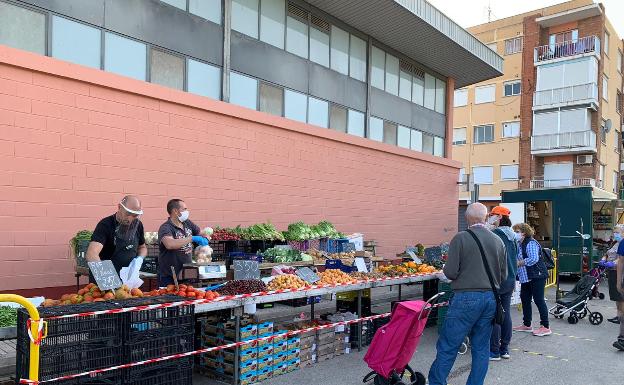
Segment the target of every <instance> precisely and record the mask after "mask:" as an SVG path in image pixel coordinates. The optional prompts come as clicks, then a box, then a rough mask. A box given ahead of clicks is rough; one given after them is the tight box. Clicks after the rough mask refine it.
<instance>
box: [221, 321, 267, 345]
mask: <svg viewBox="0 0 624 385" xmlns="http://www.w3.org/2000/svg"><path fill="white" fill-rule="evenodd" d="M257 335H258V325H255V324H251V325H247V326H242V327H241V328H240V340H241V341H245V340H251V339H254V338H256V336H257ZM217 336H219V337H222V338H223V339H226V340H230V341H234V340H235V339H236V330H235V326H230V325H229V323H228V324H227V325H226V324H218V325H217Z"/></svg>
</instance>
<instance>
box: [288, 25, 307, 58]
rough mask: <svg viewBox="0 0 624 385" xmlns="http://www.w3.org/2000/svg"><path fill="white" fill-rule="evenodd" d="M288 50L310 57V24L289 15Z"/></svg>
mask: <svg viewBox="0 0 624 385" xmlns="http://www.w3.org/2000/svg"><path fill="white" fill-rule="evenodd" d="M286 24H287V31H286V51H288V52H292V53H294V54H295V55H297V56H301V57H302V58H306V59H307V58H308V24H306V23H303V22H301V21H299V20H297V19H295V18H293V17H290V16H288V20H287V22H286Z"/></svg>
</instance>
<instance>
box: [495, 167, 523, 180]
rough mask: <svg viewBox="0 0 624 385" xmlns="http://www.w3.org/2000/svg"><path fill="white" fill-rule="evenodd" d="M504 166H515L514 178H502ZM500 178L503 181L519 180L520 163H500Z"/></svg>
mask: <svg viewBox="0 0 624 385" xmlns="http://www.w3.org/2000/svg"><path fill="white" fill-rule="evenodd" d="M504 167H515V168H516V177H515V178H504V177H503V168H504ZM500 180H501V181H504V182H508V181H517V180H520V165H519V164H517V163H510V164H501V165H500Z"/></svg>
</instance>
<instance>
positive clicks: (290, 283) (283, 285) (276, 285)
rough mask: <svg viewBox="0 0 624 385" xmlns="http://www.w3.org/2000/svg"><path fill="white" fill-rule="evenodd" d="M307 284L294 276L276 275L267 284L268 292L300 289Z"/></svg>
mask: <svg viewBox="0 0 624 385" xmlns="http://www.w3.org/2000/svg"><path fill="white" fill-rule="evenodd" d="M306 286H308V284H307V283H306V282H305V281H304V280H303V279H301V278H299V277H298V276H296V275H294V274H283V275H278V276H276V277H275V278H273V279H272V280H271V282H269V285H268V289H269V290H284V289H300V288H302V287H306Z"/></svg>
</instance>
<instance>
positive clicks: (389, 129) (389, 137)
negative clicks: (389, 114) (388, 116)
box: [383, 121, 397, 146]
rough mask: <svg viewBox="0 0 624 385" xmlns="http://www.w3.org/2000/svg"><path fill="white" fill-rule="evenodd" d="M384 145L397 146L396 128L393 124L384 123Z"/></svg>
mask: <svg viewBox="0 0 624 385" xmlns="http://www.w3.org/2000/svg"><path fill="white" fill-rule="evenodd" d="M383 141H384V143H388V144H394V145H395V146H396V144H397V126H396V124H394V123H390V122H385V121H384V138H383Z"/></svg>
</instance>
